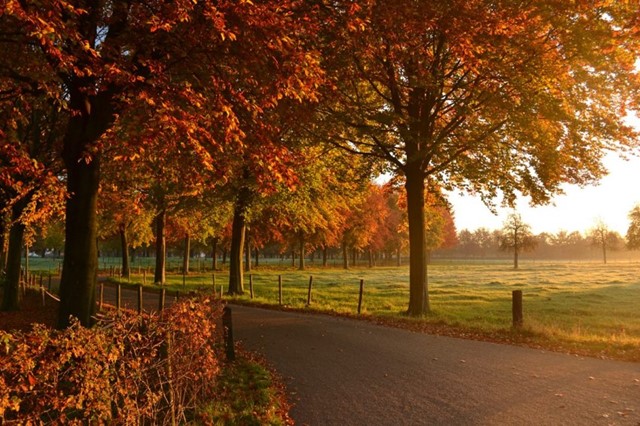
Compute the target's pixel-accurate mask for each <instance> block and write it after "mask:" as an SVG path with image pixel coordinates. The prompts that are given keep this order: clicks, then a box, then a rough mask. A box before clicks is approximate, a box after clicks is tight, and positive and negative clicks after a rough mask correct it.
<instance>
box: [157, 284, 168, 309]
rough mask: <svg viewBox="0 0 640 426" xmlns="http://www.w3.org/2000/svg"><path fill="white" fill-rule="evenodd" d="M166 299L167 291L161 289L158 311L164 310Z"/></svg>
mask: <svg viewBox="0 0 640 426" xmlns="http://www.w3.org/2000/svg"><path fill="white" fill-rule="evenodd" d="M165 297H166V291H165V289H164V288H162V289H160V299H159V300H158V311H160V312H162V311H163V310H164V299H165Z"/></svg>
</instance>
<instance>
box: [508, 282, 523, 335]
mask: <svg viewBox="0 0 640 426" xmlns="http://www.w3.org/2000/svg"><path fill="white" fill-rule="evenodd" d="M511 299H512V305H511V311H512V314H513V327H514V328H520V327H522V323H523V315H522V290H513V291H512V292H511Z"/></svg>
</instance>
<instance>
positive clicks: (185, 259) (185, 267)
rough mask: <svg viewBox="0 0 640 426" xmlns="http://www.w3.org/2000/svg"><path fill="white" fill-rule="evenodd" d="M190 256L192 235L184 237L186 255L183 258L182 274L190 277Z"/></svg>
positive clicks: (187, 234)
mask: <svg viewBox="0 0 640 426" xmlns="http://www.w3.org/2000/svg"><path fill="white" fill-rule="evenodd" d="M189 256H191V235H189V233H188V232H187V233H186V234H185V235H184V253H183V257H182V273H183V274H184V275H189Z"/></svg>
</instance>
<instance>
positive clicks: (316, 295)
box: [101, 260, 640, 361]
mask: <svg viewBox="0 0 640 426" xmlns="http://www.w3.org/2000/svg"><path fill="white" fill-rule="evenodd" d="M107 264H108V263H107V262H106V261H105V262H104V265H107ZM170 264H171V262H170ZM173 264H175V265H176V268H175V269H176V270H177V265H178V264H179V263H178V261H177V260H175V261H173ZM200 265H201V266H205V265H206V266H209V263H206V264H205V262H202V263H201V264H200ZM101 266H102V265H101ZM133 272H134V274H133V275H132V276H131V277H130V280H128V281H129V282H131V283H139V284H141V283H142V275H141V274H137V273H136V267H135V266H134V268H133ZM279 276H281V279H282V287H283V300H282V305H283V307H285V308H287V309H298V310H306V311H320V312H328V313H333V314H340V315H355V314H356V310H357V305H358V293H359V284H360V280H364V297H363V302H362V316H363V317H365V318H368V319H374V320H376V321H381V322H387V323H390V324H393V325H399V326H405V327H408V328H413V329H421V328H422V329H426V330H427V331H430V330H435V332H443V330H444V333H445V334H451V335H462V336H466V337H471V338H482V339H489V340H496V341H508V342H515V343H523V344H528V345H533V346H539V347H545V348H549V349H557V350H563V351H568V352H575V353H584V354H588V355H592V356H606V357H614V358H618V359H627V360H634V361H640V263H639V262H630V261H621V262H610V263H608V264H606V265H605V264H602V263H596V262H543V261H535V262H533V261H528V262H523V263H522V264H521V266H520V269H518V270H514V269H513V268H512V266H511V264H510V263H509V262H508V261H493V262H491V261H487V262H471V261H451V262H445V261H439V262H436V263H433V264H431V265H429V268H428V277H429V295H430V303H431V313H430V314H429V315H427V316H426V317H424V318H420V319H411V318H407V317H406V316H404V315H403V312H404V311H405V310H406V309H407V305H408V300H409V286H408V281H409V270H408V267H406V266H405V267H374V268H365V267H362V268H358V269H355V268H354V269H349V270H344V269H337V268H327V269H324V268H318V267H313V266H312V267H310V268H307V270H305V271H298V270H296V269H294V268H292V267H291V266H289V265H288V264H287V263H286V262H285V264H282V263H280V262H276V263H275V264H266V265H263V266H261V267H259V268H254V270H253V271H252V272H251V273H247V274H246V275H245V285H244V287H245V294H244V295H242V296H234V297H228V296H225V297H227V298H228V299H230V300H233V301H236V302H239V303H255V304H260V305H274V306H277V305H278V304H279V303H278V279H279ZM310 276H313V284H312V299H311V304H310V305H309V306H307V291H308V285H309V279H310ZM167 279H168V283H167V286H168V288H169V289H174V290H181V291H184V290H193V289H205V290H206V291H213V290H212V285H213V280H214V277H213V276H212V273H211V272H210V271H209V272H206V273H196V272H191V273H190V274H189V275H187V276H183V275H182V274H180V273H174V274H168V275H167ZM227 279H228V274H227V273H226V272H225V271H217V272H216V273H215V282H216V292H217V293H219V292H220V286H226V281H227ZM250 279H251V281H252V282H253V290H254V298H253V299H251V298H250V295H249V280H250ZM124 281H127V280H124ZM151 281H152V277H151V276H150V275H148V276H147V277H146V284H147V285H149V286H153V284H152V283H151ZM512 290H522V292H523V305H524V327H523V328H522V329H521V330H514V329H512V326H511V324H512V323H511V293H512Z"/></svg>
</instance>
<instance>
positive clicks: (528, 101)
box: [324, 0, 640, 316]
mask: <svg viewBox="0 0 640 426" xmlns="http://www.w3.org/2000/svg"><path fill="white" fill-rule="evenodd" d="M327 7H329V6H327ZM331 7H333V11H334V15H333V16H334V19H335V21H336V22H337V25H335V27H332V29H333V30H334V32H333V34H332V36H331V37H327V39H328V40H329V42H328V47H327V55H328V58H329V59H327V63H328V64H329V65H328V67H329V69H330V70H333V71H334V74H333V76H334V81H335V87H336V90H335V91H334V92H332V95H333V96H329V97H328V101H327V103H326V108H325V110H324V112H325V118H326V120H329V121H331V122H333V123H335V125H334V126H325V128H328V129H333V131H329V132H328V134H327V135H326V137H327V139H328V140H331V141H333V143H335V144H338V145H340V146H342V147H343V148H344V149H345V150H348V151H351V152H356V153H360V154H362V155H367V156H376V157H379V158H381V159H383V160H385V161H386V162H387V163H388V164H389V167H390V169H392V170H393V172H394V173H396V174H398V175H402V176H404V177H405V182H406V184H405V189H406V192H407V211H408V217H409V239H410V278H409V281H410V297H409V308H408V313H409V314H410V315H414V316H419V315H422V314H424V313H425V312H427V311H429V299H428V292H427V291H426V288H427V281H426V264H425V258H426V256H425V254H426V247H425V245H426V243H425V232H424V230H425V227H426V218H425V210H424V202H423V200H424V197H425V194H424V193H425V181H426V180H427V179H430V180H433V181H435V182H438V183H440V184H441V185H442V186H443V187H444V188H445V189H448V188H453V187H458V188H463V189H470V190H473V191H475V192H477V193H480V194H482V196H483V198H484V199H486V200H490V199H492V198H493V197H495V196H496V194H498V190H500V191H501V192H502V194H504V197H505V200H506V201H507V203H510V202H512V201H513V200H514V198H515V196H516V193H517V191H519V192H520V193H522V194H524V195H529V196H531V198H532V200H533V202H534V203H544V202H547V201H548V200H549V199H550V197H551V196H552V195H553V194H554V193H557V192H559V191H560V189H561V188H560V185H561V184H562V183H564V182H569V183H575V184H585V183H588V182H591V181H593V180H595V179H597V178H599V177H600V176H601V175H602V174H603V168H602V165H601V162H600V160H601V157H602V155H603V153H604V152H605V150H608V149H612V150H617V149H626V148H628V147H630V146H632V145H634V144H635V143H636V139H635V135H634V132H633V131H632V129H631V128H629V127H628V126H627V125H625V123H624V121H623V117H624V116H625V110H626V108H627V107H628V106H629V105H630V104H633V103H634V102H636V101H637V99H638V89H639V87H640V84H639V81H638V80H639V79H638V75H637V72H636V70H635V66H634V63H635V61H636V58H637V51H638V47H639V46H638V38H639V37H638V31H637V7H636V5H634V4H632V2H600V3H597V4H594V3H593V2H578V3H576V2H553V3H549V2H548V1H543V0H536V1H528V2H521V1H516V2H499V3H496V2H495V1H489V0H472V1H469V0H454V1H447V2H427V1H423V2H416V1H410V0H400V1H393V2H376V1H366V0H363V1H358V2H346V1H345V2H341V1H339V2H333V3H331Z"/></svg>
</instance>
